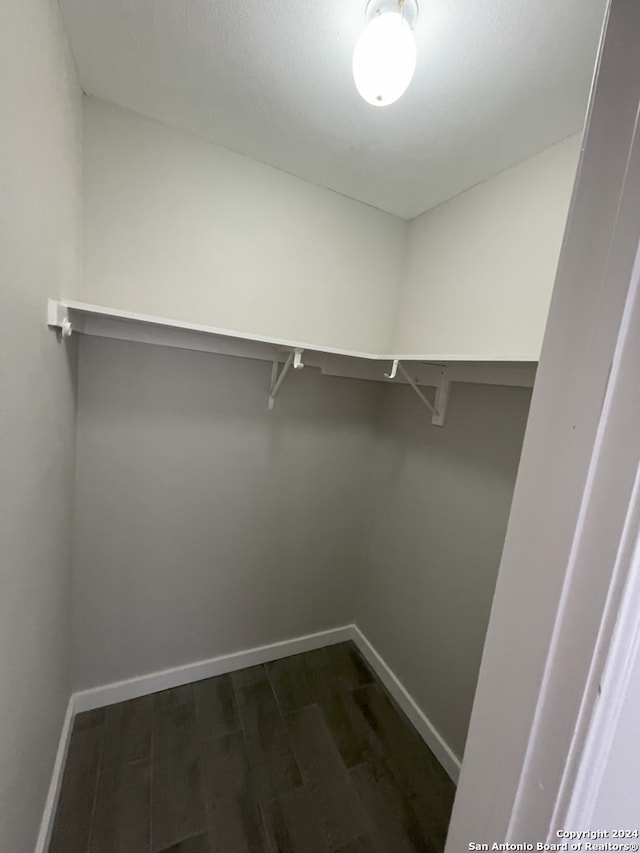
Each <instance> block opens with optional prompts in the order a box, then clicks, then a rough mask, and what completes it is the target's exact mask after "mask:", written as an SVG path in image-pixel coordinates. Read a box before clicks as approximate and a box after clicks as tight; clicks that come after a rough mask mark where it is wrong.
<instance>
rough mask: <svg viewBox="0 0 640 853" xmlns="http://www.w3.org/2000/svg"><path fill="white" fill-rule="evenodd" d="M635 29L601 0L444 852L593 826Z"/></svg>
mask: <svg viewBox="0 0 640 853" xmlns="http://www.w3.org/2000/svg"><path fill="white" fill-rule="evenodd" d="M639 43H640V3H638V2H637V0H610V3H609V6H608V8H607V13H606V17H605V26H604V29H603V36H602V39H601V43H600V49H599V54H598V60H597V64H596V70H595V76H594V82H593V86H592V92H591V98H590V103H589V110H588V114H587V121H586V127H585V134H584V139H583V145H582V150H581V155H580V161H579V165H578V171H577V175H576V181H575V185H574V189H573V195H572V201H571V205H570V209H569V215H568V219H567V225H566V230H565V235H564V241H563V246H562V251H561V254H560V261H559V264H558V271H557V275H556V283H555V287H554V292H553V297H552V301H551V307H550V312H549V318H548V322H547V329H546V333H545V338H544V343H543V348H542V353H541V358H540V364H539V369H538V376H537V380H536V384H535V387H534V392H533V397H532V402H531V411H530V416H529V421H528V424H527V430H526V434H525V440H524V445H523V450H522V457H521V461H520V467H519V472H518V477H517V481H516V486H515V491H514V497H513V503H512V508H511V514H510V518H509V524H508V528H507V534H506V539H505V545H504V550H503V555H502V560H501V565H500V571H499V575H498V581H497V585H496V593H495V598H494V603H493V607H492V611H491V618H490V621H489V627H488V631H487V637H486V641H485V648H484V654H483V658H482V665H481V669H480V675H479V680H478V687H477V691H476V696H475V700H474V705H473V711H472V716H471V723H470V727H469V734H468V739H467V744H466V749H465V754H464V760H463V764H462V771H461V776H460V783H459V787H458V792H457V795H456V801H455V804H454V810H453V814H452V819H451V826H450V830H449V837H448V840H447V847H446V853H460V851H462V850H469V849H473V848H472V847H470V846H469V845H470V844H471V843H472V842H475V843H486V844H489V849H491V844H492V843H494V842H498V843H502V842H505V841H506V842H510V843H522V842H525V843H534V844H535V843H536V842H556V843H557V841H558V839H557V837H556V832H557V830H559V829H566V828H571V827H569V825H568V822H569V821H577V822H580V825H579V826H578V827H577V828H578V829H579V830H585V829H589V828H590V827H589V826H587V825H585V824H584V821H588V819H589V815H590V814H591V812H590V809H592V808H593V803H594V802H595V799H596V797H597V792H598V789H599V780H600V777H601V774H602V768H603V767H604V764H605V763H606V752H607V749H608V747H607V740H606V739H604V738H603V737H602V733H603V731H604V729H603V726H605V725H611V724H612V722H615V714H616V713H617V712H616V709H619V707H620V706H621V703H622V700H623V697H624V691H625V684H626V681H625V678H627V680H628V675H629V671H630V668H631V667H632V666H633V663H634V659H633V658H632V656H631V655H630V654H629V653H628V650H627V649H626V648H625V643H624V642H622V641H621V640H620V637H627V638H629V637H637V636H638V631H639V630H640V615H639V614H637V613H636V612H635V611H637V606H636V607H635V608H634V607H631V606H630V601H631V600H632V599H633V596H634V594H635V595H636V596H637V595H638V592H639V590H640V582H639V581H638V579H637V575H638V574H639V573H640V567H639V566H638V562H639V560H638V551H637V549H636V547H635V546H636V544H637V542H638V537H639V534H640V494H639V490H640V486H639V484H638V463H639V459H640V291H639V278H640V264H639V262H638V255H639V247H640V133H639V132H638V106H639V104H640V61H639V60H638V55H639V54H638V44H639ZM514 284H516V283H514ZM635 600H636V601H637V600H638V599H637V597H636V599H635ZM609 745H610V744H609ZM590 804H591V805H590Z"/></svg>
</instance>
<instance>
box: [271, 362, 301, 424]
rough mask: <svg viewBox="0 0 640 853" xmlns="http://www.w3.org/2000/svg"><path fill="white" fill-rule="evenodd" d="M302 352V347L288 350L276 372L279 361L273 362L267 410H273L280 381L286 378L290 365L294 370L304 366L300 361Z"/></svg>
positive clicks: (280, 384) (280, 385)
mask: <svg viewBox="0 0 640 853" xmlns="http://www.w3.org/2000/svg"><path fill="white" fill-rule="evenodd" d="M303 352H304V350H303V349H295V350H293V352H290V353H289V355H288V357H287V360H286V361H285V363H284V365H283V367H282V370H280V372H278V368H279V367H280V362H278V361H274V362H273V365H272V367H271V390H270V391H269V411H273V407H274V406H275V404H276V397H277V396H278V392H279V391H280V388H281V387H282V383H283V382H284V380H285V379H286V378H287V373H288V372H289V370H290V368H291V365H293V369H294V370H302V368H303V367H304V364H303V363H302V353H303Z"/></svg>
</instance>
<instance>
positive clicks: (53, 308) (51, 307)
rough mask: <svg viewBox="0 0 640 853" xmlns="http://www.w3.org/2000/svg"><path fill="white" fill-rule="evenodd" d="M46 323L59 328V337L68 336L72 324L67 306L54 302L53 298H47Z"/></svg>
mask: <svg viewBox="0 0 640 853" xmlns="http://www.w3.org/2000/svg"><path fill="white" fill-rule="evenodd" d="M47 325H48V326H53V327H54V328H56V329H60V335H61V337H63V338H70V337H71V333H72V332H73V326H72V324H71V320H70V319H69V309H68V308H67V306H66V305H62V303H60V302H56V301H55V299H49V300H48V301H47Z"/></svg>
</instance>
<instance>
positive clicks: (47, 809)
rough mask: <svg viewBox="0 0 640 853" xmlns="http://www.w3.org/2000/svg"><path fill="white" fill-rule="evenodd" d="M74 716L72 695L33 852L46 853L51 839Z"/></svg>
mask: <svg viewBox="0 0 640 853" xmlns="http://www.w3.org/2000/svg"><path fill="white" fill-rule="evenodd" d="M74 716H75V707H74V702H73V696H71V698H70V699H69V704H68V705H67V711H66V713H65V715H64V720H63V723H62V732H61V733H60V740H59V742H58V751H57V752H56V760H55V761H54V764H53V771H52V773H51V782H50V783H49V790H48V792H47V799H46V801H45V804H44V811H43V813H42V820H41V822H40V832H39V833H38V840H37V841H36V846H35V848H34V853H47V850H48V849H49V841H50V839H51V831H52V829H53V820H54V817H55V814H56V808H57V805H58V797H59V796H60V785H61V784H62V774H63V773H64V765H65V763H66V760H67V752H68V750H69V741H70V740H71V730H72V729H73V718H74Z"/></svg>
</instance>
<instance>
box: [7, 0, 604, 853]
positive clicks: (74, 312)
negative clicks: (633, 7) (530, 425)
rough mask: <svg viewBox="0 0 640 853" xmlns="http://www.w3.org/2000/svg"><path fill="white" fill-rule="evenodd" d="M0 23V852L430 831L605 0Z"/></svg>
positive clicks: (176, 10)
mask: <svg viewBox="0 0 640 853" xmlns="http://www.w3.org/2000/svg"><path fill="white" fill-rule="evenodd" d="M0 5H1V6H2V23H1V24H0V43H1V45H2V50H1V53H2V57H1V59H0V70H1V73H0V77H1V78H2V93H1V95H0V97H1V100H0V107H1V109H2V125H3V129H2V131H1V133H2V136H3V145H5V144H6V146H7V149H6V150H7V154H6V157H5V158H4V159H5V160H6V163H4V164H3V166H2V168H3V176H2V180H3V191H2V195H3V200H2V207H3V209H4V212H5V213H6V217H3V219H6V221H5V225H6V228H5V229H4V230H5V234H4V235H3V236H2V241H3V242H2V256H3V259H2V263H3V269H2V283H1V284H2V294H1V296H2V303H3V305H6V308H5V309H4V310H3V319H4V320H5V321H6V324H5V330H4V332H3V334H2V339H3V340H2V344H0V347H1V353H2V359H3V362H4V364H3V373H2V386H1V389H0V391H1V395H2V396H1V398H0V416H1V417H2V420H3V423H2V434H1V435H0V455H1V456H2V463H1V464H2V482H0V504H2V512H3V528H2V534H3V537H4V536H5V535H6V539H5V540H4V541H3V545H2V550H3V570H2V577H3V579H2V585H3V590H2V592H1V593H0V596H1V599H2V603H1V604H0V610H1V611H2V619H1V622H0V645H1V646H2V647H3V649H4V651H3V653H2V664H1V668H0V697H1V698H0V722H1V723H2V728H3V729H4V731H5V732H6V733H7V737H6V738H5V736H4V734H3V735H2V738H3V741H2V751H1V752H0V801H1V804H0V849H1V850H3V851H6V853H31V851H36V853H443V851H444V849H445V844H446V838H447V831H448V826H449V820H450V816H451V810H452V807H453V803H454V798H455V793H456V784H457V782H458V778H459V774H460V768H461V764H462V761H463V757H464V750H465V742H466V739H467V733H468V727H469V720H470V717H471V712H472V706H473V700H474V694H475V691H476V684H477V680H478V672H479V668H480V663H481V658H482V653H483V645H484V640H485V634H486V631H487V625H488V622H489V617H490V611H491V606H492V601H493V595H494V589H495V584H496V578H497V576H498V570H499V568H500V560H501V555H502V549H503V545H504V541H505V532H506V529H507V523H508V520H509V512H510V507H511V501H512V496H513V491H514V484H515V482H516V476H517V473H518V465H519V460H520V454H521V450H522V445H523V440H524V436H525V430H526V428H527V418H528V414H529V407H530V402H531V395H532V389H533V387H534V382H535V379H536V368H537V363H538V359H539V356H540V351H541V347H542V343H543V337H544V333H545V325H546V321H547V316H548V311H549V305H550V301H551V297H552V290H553V286H554V280H555V276H556V269H557V265H558V258H559V255H560V250H561V246H562V240H563V234H564V229H565V223H566V220H567V214H568V211H569V205H570V201H571V197H572V190H573V187H574V181H575V178H576V170H577V167H578V162H579V157H580V152H581V141H582V135H583V128H584V123H585V116H586V111H587V104H588V99H589V92H590V86H591V81H592V77H593V69H594V64H595V61H596V54H597V49H598V43H599V38H600V32H601V29H602V25H603V20H604V14H605V3H604V2H603V0H565V2H562V3H551V2H544V3H531V2H523V0H512V2H498V0H496V2H486V3H474V2H470V0H448V2H444V0H420V2H419V3H417V2H415V0H400V2H398V0H391V1H390V2H387V1H386V0H382V2H374V0H370V2H369V3H365V0H339V2H338V0H329V2H323V3H313V2H302V3H298V4H292V3H288V2H285V0H275V2H271V3H262V2H258V0H234V2H231V0H207V2H204V0H180V2H173V1H172V0H162V2H157V0H118V2H104V0H59V3H58V2H57V0H20V2H10V0H2V2H1V3H0ZM389 21H391V24H390V23H389ZM385 22H386V24H387V25H388V26H389V27H392V26H397V28H398V29H397V33H398V36H396V34H395V33H396V31H395V30H389V32H390V33H391V35H389V34H388V33H387V34H386V35H385V33H386V31H385V33H382V29H381V27H382V24H384V23H385ZM379 30H380V32H378V31H379ZM374 31H375V32H374ZM371 33H373V34H374V36H375V38H374V37H373V36H371V38H369V36H370V35H371ZM380 33H382V35H381V34H380ZM400 35H401V36H402V46H401V51H400V53H398V54H397V56H396V54H393V56H392V50H391V49H392V48H393V49H394V50H395V49H396V48H397V45H396V46H395V47H394V45H395V42H394V41H393V39H396V37H397V38H399V37H400ZM383 36H384V38H387V36H388V37H389V39H391V41H389V44H387V42H384V44H383V41H384V39H383ZM367 39H369V41H367ZM371 39H373V41H372V40H371ZM376 39H378V41H376ZM376 45H377V47H376ZM381 45H382V46H381ZM389 45H391V47H389ZM377 49H380V50H381V51H382V53H381V57H382V59H378V60H376V62H378V64H376V62H374V61H373V60H372V59H371V56H370V55H369V54H370V52H371V51H374V52H375V50H377ZM398 50H400V48H398ZM354 51H355V52H354ZM385 51H387V53H385ZM389 51H391V52H389ZM385 57H386V58H385ZM389 57H391V58H389ZM367 63H372V64H371V66H369V65H367ZM380 63H382V65H383V66H384V68H386V71H385V74H387V75H391V76H390V77H389V79H387V77H384V75H382V76H381V73H382V72H380V67H379V64H380ZM384 63H386V65H385V64H384ZM414 65H415V68H414V67H413V66H414ZM363 69H364V70H363ZM394 75H396V76H395V77H394ZM403 75H404V77H403ZM392 78H393V79H392ZM396 78H397V79H396ZM401 78H402V79H401ZM405 78H406V79H405ZM392 84H393V85H392ZM394 86H395V87H396V88H395V89H394ZM376 87H378V88H376ZM402 87H404V89H402ZM401 89H402V91H400V90H401ZM378 91H379V94H378ZM398 92H400V95H398ZM5 522H6V523H5ZM5 652H6V653H9V652H10V654H5ZM469 840H472V839H469ZM497 840H499V839H497ZM448 853H459V851H453V850H448Z"/></svg>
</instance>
